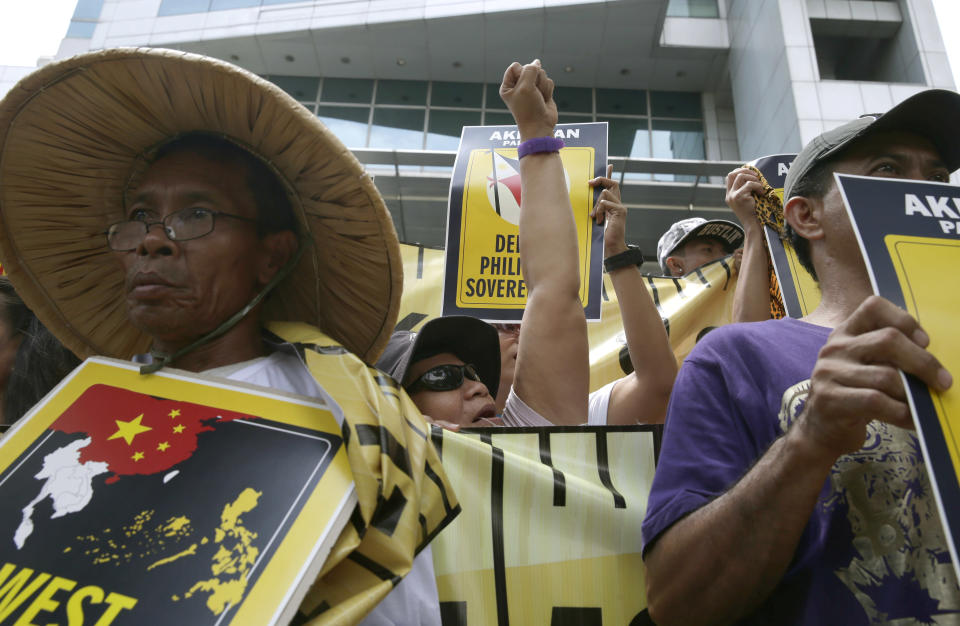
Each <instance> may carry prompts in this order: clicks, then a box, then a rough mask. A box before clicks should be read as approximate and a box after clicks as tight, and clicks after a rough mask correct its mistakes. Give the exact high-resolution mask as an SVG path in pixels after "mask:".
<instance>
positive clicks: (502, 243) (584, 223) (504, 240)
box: [442, 122, 607, 322]
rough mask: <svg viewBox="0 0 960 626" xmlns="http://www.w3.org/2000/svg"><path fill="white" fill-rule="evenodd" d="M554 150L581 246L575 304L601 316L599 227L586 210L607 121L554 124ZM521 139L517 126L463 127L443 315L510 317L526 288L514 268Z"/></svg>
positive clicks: (603, 161)
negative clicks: (556, 147) (559, 144)
mask: <svg viewBox="0 0 960 626" xmlns="http://www.w3.org/2000/svg"><path fill="white" fill-rule="evenodd" d="M554 136H556V137H558V138H560V139H563V141H564V144H565V147H564V148H563V149H561V150H560V158H561V160H562V161H563V168H564V174H565V176H566V182H567V188H568V190H569V192H570V204H571V205H572V207H573V216H574V224H575V225H576V229H577V243H578V247H579V250H580V263H579V267H580V301H581V302H582V303H583V305H584V312H585V313H586V315H587V319H588V320H599V319H600V283H601V272H602V263H601V259H602V256H603V227H602V226H598V225H596V224H594V223H593V220H591V219H590V211H592V210H593V205H594V202H595V201H596V198H597V196H599V194H600V191H601V189H600V188H597V189H594V188H592V187H590V186H589V185H588V184H587V181H589V180H590V179H592V178H594V177H596V176H603V175H606V167H607V123H606V122H588V123H583V124H558V125H557V127H556V130H555V131H554ZM519 143H520V137H519V132H518V131H517V127H516V126H465V127H464V128H463V133H462V134H461V136H460V148H459V150H458V151H457V159H456V162H455V163H454V166H453V176H452V178H451V180H450V197H449V205H448V211H447V236H446V242H447V245H446V265H445V268H446V269H445V277H444V282H443V299H442V302H443V315H471V316H473V317H479V318H482V319H485V320H487V321H503V322H515V321H519V320H520V318H521V317H522V316H523V308H524V306H525V304H526V297H527V290H526V284H525V283H524V280H523V275H522V273H521V271H520V237H519V232H520V229H519V223H520V161H519V159H518V158H517V146H518V145H519Z"/></svg>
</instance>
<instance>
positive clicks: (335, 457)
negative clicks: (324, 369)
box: [0, 358, 356, 626]
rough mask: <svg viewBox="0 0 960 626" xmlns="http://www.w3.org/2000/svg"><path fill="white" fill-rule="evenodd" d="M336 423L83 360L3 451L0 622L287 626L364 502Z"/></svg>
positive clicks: (211, 385)
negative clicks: (358, 501)
mask: <svg viewBox="0 0 960 626" xmlns="http://www.w3.org/2000/svg"><path fill="white" fill-rule="evenodd" d="M342 419H343V417H342V413H340V409H339V408H337V407H336V406H335V405H329V404H325V403H324V402H323V401H322V400H320V399H317V400H308V399H299V398H294V397H292V396H285V395H282V394H276V393H270V392H268V391H267V390H264V389H261V388H253V387H246V386H242V385H233V384H229V383H226V382H222V383H221V382H213V381H210V380H203V379H201V378H199V377H197V376H193V375H190V374H188V373H186V372H183V373H176V372H175V371H166V370H164V371H161V372H158V373H156V374H152V375H150V376H141V375H140V373H139V367H138V366H137V365H135V364H133V363H130V362H127V361H115V360H112V359H102V358H92V359H88V360H87V361H85V362H84V363H83V364H82V365H81V366H80V367H78V368H77V369H76V370H74V372H73V373H71V374H70V375H69V376H68V377H67V378H66V379H64V381H63V382H62V383H61V384H60V385H59V386H58V387H57V388H56V389H55V390H54V391H53V392H51V394H50V395H48V396H47V397H46V398H44V400H43V401H42V402H41V403H40V404H38V405H37V406H36V407H34V408H33V409H32V410H31V411H30V413H28V414H27V416H25V417H24V418H23V419H22V420H20V421H19V422H17V423H16V424H15V425H14V426H13V428H11V429H10V431H9V432H8V433H7V434H6V435H5V436H4V437H3V439H2V440H0V502H2V503H3V506H0V624H34V623H37V624H48V623H55V624H71V625H72V626H83V625H84V624H86V625H88V626H93V625H96V626H109V625H110V624H114V623H117V624H144V625H149V624H153V625H157V626H166V625H169V624H190V625H191V626H194V625H196V626H201V625H203V624H209V625H210V626H214V625H220V624H234V625H249V626H262V625H264V624H287V623H288V622H289V621H290V618H291V617H292V616H293V614H294V612H295V610H296V608H297V607H298V605H299V603H300V601H301V600H302V599H303V597H304V595H305V594H306V591H307V587H308V586H309V585H310V584H311V583H312V582H313V581H314V579H315V578H316V576H317V574H318V572H319V570H320V567H321V565H322V564H323V562H324V560H325V559H326V557H327V554H328V552H329V550H330V548H331V546H332V545H333V543H334V541H335V540H336V538H337V536H338V535H339V534H340V531H341V530H342V529H343V528H344V526H345V525H346V523H347V520H348V517H349V515H350V513H351V512H352V511H353V509H354V504H355V503H356V495H355V489H354V484H353V478H352V475H351V472H350V465H349V462H348V460H347V456H346V446H345V445H344V442H343V439H342V437H341V435H340V426H339V422H340V421H342Z"/></svg>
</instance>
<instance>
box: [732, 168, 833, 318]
mask: <svg viewBox="0 0 960 626" xmlns="http://www.w3.org/2000/svg"><path fill="white" fill-rule="evenodd" d="M796 157H797V155H795V154H775V155H772V156H765V157H760V158H759V159H756V160H754V161H751V162H750V163H749V165H752V166H753V167H756V168H757V169H758V170H760V173H761V174H763V178H764V179H765V180H766V181H767V183H769V184H770V186H771V187H773V190H774V191H775V192H776V194H777V197H778V198H779V200H780V204H781V207H782V205H783V184H784V182H785V181H786V178H787V171H789V169H790V164H791V163H793V160H794V159H795V158H796ZM782 212H783V210H782V208H781V209H780V213H781V215H779V216H778V217H777V218H775V220H776V221H777V222H779V223H781V225H782V222H783V216H782ZM761 221H763V220H761ZM763 230H764V234H765V236H766V240H767V248H768V249H769V250H770V258H771V260H772V261H773V268H774V271H775V272H776V273H777V282H778V283H779V286H780V295H781V297H782V298H783V306H784V308H785V309H786V312H787V315H789V316H790V317H803V316H804V315H806V314H807V313H809V312H811V311H813V310H814V309H815V308H817V305H818V304H820V287H819V286H818V285H817V281H815V280H814V279H813V276H811V275H810V273H809V272H807V270H805V269H804V268H803V266H802V265H800V260H799V259H798V258H797V252H796V250H794V249H793V246H792V245H791V244H790V242H789V241H785V240H783V239H781V238H780V232H779V228H774V227H773V226H771V225H770V224H769V223H767V224H765V225H764V229H763Z"/></svg>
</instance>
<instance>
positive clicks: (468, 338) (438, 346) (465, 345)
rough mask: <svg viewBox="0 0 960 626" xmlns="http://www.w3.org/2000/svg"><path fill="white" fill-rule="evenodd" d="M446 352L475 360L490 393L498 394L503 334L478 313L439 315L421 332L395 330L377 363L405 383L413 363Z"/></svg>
mask: <svg viewBox="0 0 960 626" xmlns="http://www.w3.org/2000/svg"><path fill="white" fill-rule="evenodd" d="M444 352H449V353H451V354H454V355H456V356H457V357H458V358H459V359H460V360H462V361H463V362H464V363H472V364H473V365H474V367H476V369H477V374H479V376H480V379H481V380H482V381H483V384H484V385H486V387H487V390H488V391H489V392H490V395H491V396H494V397H496V395H497V390H498V389H499V387H500V338H499V335H498V334H497V330H496V329H495V328H494V327H493V326H491V325H490V324H487V323H486V322H484V321H482V320H479V319H477V318H474V317H467V316H463V315H451V316H449V317H438V318H436V319H432V320H430V321H429V322H427V323H426V324H424V325H423V328H421V329H420V332H418V333H412V332H409V331H397V332H395V333H393V336H392V337H391V338H390V341H389V342H388V343H387V348H386V349H385V350H384V352H383V355H382V356H381V357H380V360H379V361H377V364H376V367H377V368H378V369H379V370H381V371H383V372H386V373H387V374H389V375H390V376H391V377H392V378H393V379H394V380H396V381H397V382H399V383H400V384H403V383H404V377H405V376H406V374H407V369H408V368H409V367H410V365H411V364H412V363H416V362H417V361H420V360H422V359H425V358H429V357H431V356H434V355H437V354H443V353H444Z"/></svg>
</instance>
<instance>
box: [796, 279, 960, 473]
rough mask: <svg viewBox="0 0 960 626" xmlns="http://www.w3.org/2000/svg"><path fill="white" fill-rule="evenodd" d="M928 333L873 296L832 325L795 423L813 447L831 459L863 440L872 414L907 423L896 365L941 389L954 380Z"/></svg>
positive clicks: (896, 423)
mask: <svg viewBox="0 0 960 626" xmlns="http://www.w3.org/2000/svg"><path fill="white" fill-rule="evenodd" d="M929 343H930V339H929V338H928V336H927V334H926V333H925V332H924V331H923V329H921V328H920V325H919V324H918V323H917V321H916V320H915V319H914V318H913V317H911V316H910V314H909V313H907V312H906V311H904V310H903V309H901V308H900V307H898V306H896V305H894V304H893V303H891V302H890V301H889V300H885V299H883V298H880V297H878V296H870V297H869V298H867V299H866V300H865V301H864V302H863V304H861V305H860V306H859V307H858V308H857V310H856V311H854V313H853V315H851V316H850V317H849V318H848V319H847V320H846V321H845V322H843V323H842V324H840V325H839V326H837V328H836V329H835V330H834V331H833V333H831V335H830V339H829V340H828V341H827V343H826V345H825V346H824V347H823V349H822V350H821V351H820V356H819V358H818V359H817V364H816V366H815V367H814V368H813V375H812V376H811V378H810V396H809V398H808V399H807V403H806V406H805V407H804V410H803V417H802V418H801V421H800V422H799V423H798V424H797V426H798V427H799V428H800V429H801V430H803V431H804V434H805V435H806V436H807V439H808V441H812V442H814V443H815V445H816V446H817V448H816V452H817V453H818V454H819V453H823V454H829V455H831V456H832V457H833V458H832V459H831V460H830V462H831V463H832V462H833V460H835V459H836V457H838V456H840V455H841V454H844V453H849V452H855V451H856V450H859V449H860V448H862V447H863V445H864V439H865V436H866V426H867V423H868V422H870V421H871V420H874V419H879V420H882V421H884V422H888V423H890V424H893V425H894V426H900V427H901V428H912V427H913V422H912V420H911V417H910V407H909V405H908V404H907V397H906V392H905V390H904V387H903V381H902V380H901V378H900V375H899V373H898V372H897V369H901V370H903V371H904V372H906V373H908V374H913V375H914V376H916V377H917V378H919V379H920V380H922V381H923V382H924V383H926V384H927V385H929V386H930V387H933V388H934V389H938V390H946V389H948V388H949V387H950V385H951V383H952V379H951V377H950V374H949V373H948V372H947V370H946V369H944V368H943V366H942V365H940V362H939V361H938V360H937V359H936V358H935V357H934V356H933V355H932V354H930V352H928V351H927V350H926V349H925V348H926V347H927V345H928V344H929Z"/></svg>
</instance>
